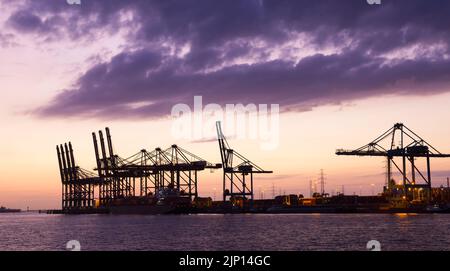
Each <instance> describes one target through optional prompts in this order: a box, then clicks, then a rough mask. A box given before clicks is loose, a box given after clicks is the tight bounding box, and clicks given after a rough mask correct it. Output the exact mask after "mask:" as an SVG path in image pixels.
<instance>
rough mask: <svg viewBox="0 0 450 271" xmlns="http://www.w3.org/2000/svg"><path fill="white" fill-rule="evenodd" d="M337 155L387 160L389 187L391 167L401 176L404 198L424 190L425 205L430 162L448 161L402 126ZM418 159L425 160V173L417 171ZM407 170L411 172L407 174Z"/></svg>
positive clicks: (395, 126)
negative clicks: (438, 159)
mask: <svg viewBox="0 0 450 271" xmlns="http://www.w3.org/2000/svg"><path fill="white" fill-rule="evenodd" d="M336 154H337V155H357V156H381V157H386V158H387V182H388V187H389V186H390V185H391V182H392V169H393V167H394V169H397V171H398V173H399V174H400V175H401V178H402V182H401V186H402V192H403V198H404V199H405V200H407V201H410V200H412V199H413V198H414V191H415V190H421V191H423V190H424V191H425V192H426V193H425V195H426V201H429V200H430V199H431V167H430V158H444V157H450V154H443V153H441V152H439V151H438V150H437V149H435V148H434V147H433V146H431V145H430V144H429V143H428V142H426V141H425V140H424V139H422V138H421V137H420V136H418V135H417V134H416V133H414V132H413V131H412V130H410V129H409V128H408V127H406V126H405V125H404V124H403V123H396V124H395V125H394V126H393V127H392V128H390V129H389V130H387V131H386V132H384V133H383V134H382V135H380V136H379V137H377V138H376V139H375V140H373V141H372V142H370V143H369V144H367V145H364V146H362V147H360V148H358V149H355V150H344V149H338V150H337V151H336ZM395 158H400V160H401V164H399V163H398V162H396V161H395ZM419 158H422V159H425V160H426V169H425V170H422V171H421V170H419V167H418V166H417V162H416V160H417V159H419ZM408 164H409V165H408ZM408 167H409V168H410V170H409V172H408Z"/></svg>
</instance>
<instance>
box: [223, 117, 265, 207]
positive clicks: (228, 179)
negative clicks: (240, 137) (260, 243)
mask: <svg viewBox="0 0 450 271" xmlns="http://www.w3.org/2000/svg"><path fill="white" fill-rule="evenodd" d="M216 129H217V139H218V141H219V148H220V156H221V158H222V166H223V201H224V202H226V201H227V199H230V200H231V201H233V200H235V199H236V198H237V197H242V200H243V204H245V202H246V200H248V198H247V196H249V197H250V204H252V202H253V174H264V173H273V171H267V170H263V169H262V168H260V167H259V166H257V165H256V164H254V163H253V162H251V161H250V160H248V159H247V158H245V157H244V156H243V155H241V154H239V153H238V152H237V151H235V150H233V149H231V148H230V145H228V142H227V140H226V138H225V136H224V135H223V132H222V127H221V123H220V121H217V122H216ZM248 176H249V177H250V180H248ZM248 182H250V186H249V184H248ZM227 187H228V188H227Z"/></svg>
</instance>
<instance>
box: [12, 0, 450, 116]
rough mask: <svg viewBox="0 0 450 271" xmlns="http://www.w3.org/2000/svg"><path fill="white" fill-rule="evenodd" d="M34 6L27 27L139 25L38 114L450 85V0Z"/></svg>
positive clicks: (409, 91)
mask: <svg viewBox="0 0 450 271" xmlns="http://www.w3.org/2000/svg"><path fill="white" fill-rule="evenodd" d="M37 2H39V3H37ZM50 2H51V3H52V4H50ZM26 3H27V4H28V6H27V7H28V9H27V10H26V11H24V9H25V6H26V5H24V8H23V9H20V8H19V9H18V10H16V11H15V12H14V13H13V14H12V15H11V16H10V18H9V21H10V24H11V26H12V27H13V29H15V31H17V32H21V33H28V34H30V33H31V34H33V33H39V35H44V36H45V35H49V36H53V37H54V36H55V35H61V36H63V37H68V38H70V39H77V38H80V37H83V34H82V33H96V32H102V31H107V32H108V31H114V30H115V31H117V30H118V29H127V30H128V31H127V35H128V37H127V40H128V41H127V44H125V46H124V50H123V51H122V52H121V53H119V54H118V55H116V56H114V57H112V58H111V59H109V60H107V61H104V62H102V63H97V64H95V65H93V66H92V67H90V68H89V69H88V70H87V71H85V72H84V74H83V75H82V76H80V77H79V78H78V79H77V80H76V81H75V84H74V85H73V86H70V87H68V88H67V89H66V90H62V91H60V92H59V93H58V94H57V95H56V96H55V97H54V99H53V100H52V101H51V102H50V103H49V104H47V105H43V106H41V107H40V108H38V109H36V110H35V113H36V114H37V115H39V116H66V117H68V116H74V117H84V118H146V117H162V116H165V115H167V114H169V113H170V109H171V107H172V105H174V104H176V103H179V102H183V103H188V104H189V103H192V99H193V96H194V95H202V96H203V97H204V102H205V103H206V102H214V103H220V104H224V103H250V102H251V103H279V104H280V105H281V107H282V109H284V110H296V109H297V110H299V111H301V110H304V109H305V108H311V107H314V106H318V105H323V104H329V103H340V102H344V101H349V100H353V99H359V98H365V97H371V96H375V95H383V94H399V95H428V94H434V93H439V92H443V91H448V90H449V83H450V77H449V76H448V74H450V73H449V72H450V63H449V61H450V57H449V55H450V54H449V40H450V31H449V30H448V25H450V17H449V16H448V14H449V12H450V3H449V2H448V1H444V0H436V1H418V0H417V1H405V0H398V1H388V0H386V1H383V4H382V5H380V6H371V5H368V4H367V3H366V1H363V0H352V1H345V2H344V1H332V0H320V1H287V0H286V1H282V0H277V1H264V0H258V1H214V2H213V1H195V3H194V2H191V1H182V2H180V1H107V2H106V1H84V2H83V4H82V5H81V7H79V8H73V7H70V6H67V5H66V6H63V5H61V4H56V5H53V3H54V2H53V1H47V0H45V1H26ZM30 5H31V6H30ZM52 20H53V21H56V20H57V21H58V22H59V24H57V28H56V29H57V31H55V26H54V24H51V25H53V26H51V25H50V22H51V21H52ZM130 25H131V26H133V27H130ZM52 29H53V30H52ZM87 37H89V36H87ZM136 104H141V106H135V105H136Z"/></svg>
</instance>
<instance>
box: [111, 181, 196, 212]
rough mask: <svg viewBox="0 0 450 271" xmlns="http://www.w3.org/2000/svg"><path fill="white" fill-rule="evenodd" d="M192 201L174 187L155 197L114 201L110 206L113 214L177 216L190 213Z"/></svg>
mask: <svg viewBox="0 0 450 271" xmlns="http://www.w3.org/2000/svg"><path fill="white" fill-rule="evenodd" d="M191 207H192V205H191V199H190V197H188V196H184V195H182V194H181V193H180V191H179V190H177V189H174V188H173V187H167V188H163V189H160V190H158V191H157V193H156V194H155V195H152V194H150V195H149V196H146V197H130V198H122V199H120V198H119V199H116V200H114V201H113V202H112V203H111V205H110V206H109V212H110V213H111V214H150V215H158V214H176V213H178V214H179V213H188V212H189V211H190V208H191Z"/></svg>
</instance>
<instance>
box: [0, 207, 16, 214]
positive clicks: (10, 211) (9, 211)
mask: <svg viewBox="0 0 450 271" xmlns="http://www.w3.org/2000/svg"><path fill="white" fill-rule="evenodd" d="M19 212H21V210H20V209H8V208H6V207H3V206H1V207H0V213H19Z"/></svg>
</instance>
